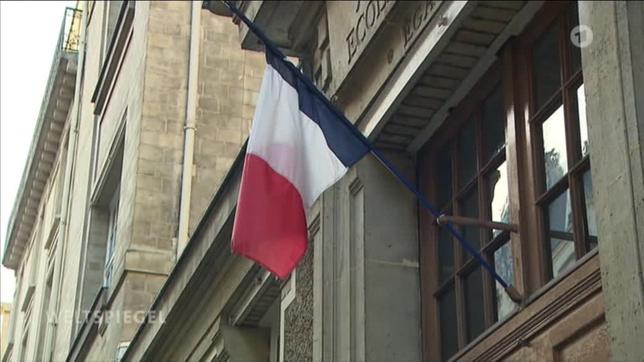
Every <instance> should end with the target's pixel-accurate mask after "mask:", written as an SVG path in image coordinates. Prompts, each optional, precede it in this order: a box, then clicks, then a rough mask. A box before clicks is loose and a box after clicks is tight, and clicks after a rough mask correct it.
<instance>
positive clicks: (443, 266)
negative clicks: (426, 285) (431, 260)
mask: <svg viewBox="0 0 644 362" xmlns="http://www.w3.org/2000/svg"><path fill="white" fill-rule="evenodd" d="M438 265H439V267H438V275H439V278H438V279H439V283H443V282H444V281H445V280H447V279H449V277H451V276H452V274H454V244H453V243H452V234H451V233H450V232H449V231H448V230H447V229H446V228H444V227H441V228H440V232H439V238H438Z"/></svg>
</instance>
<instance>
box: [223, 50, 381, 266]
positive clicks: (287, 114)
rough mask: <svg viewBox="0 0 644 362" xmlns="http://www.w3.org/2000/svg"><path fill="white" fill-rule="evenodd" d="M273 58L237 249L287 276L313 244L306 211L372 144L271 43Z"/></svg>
mask: <svg viewBox="0 0 644 362" xmlns="http://www.w3.org/2000/svg"><path fill="white" fill-rule="evenodd" d="M266 61H267V66H266V71H265V73H264V79H263V81H262V85H261V88H260V92H259V97H258V100H257V106H256V109H255V116H254V118H253V125H252V129H251V132H250V137H249V140H248V145H247V148H246V157H245V161H244V169H243V174H242V180H241V188H240V192H239V200H238V202H237V211H236V214H235V223H234V227H233V236H232V249H233V251H234V252H236V253H238V254H241V255H243V256H245V257H247V258H249V259H252V260H254V261H256V262H257V263H258V264H260V265H262V266H263V267H265V268H266V269H268V270H269V271H271V272H272V273H274V274H276V275H277V276H278V277H279V278H282V279H284V278H286V277H287V276H288V275H289V273H290V272H291V271H292V270H293V269H294V268H295V266H296V265H297V264H298V262H299V261H300V260H301V259H302V257H303V256H304V254H305V252H306V248H307V244H308V228H307V222H306V213H307V211H308V210H309V208H310V207H311V206H312V205H313V203H314V202H315V200H316V199H317V198H318V196H319V195H320V194H321V193H322V192H323V191H324V190H326V189H327V188H328V187H330V186H331V185H333V184H334V183H335V182H337V181H338V180H339V179H340V178H341V177H342V176H343V175H344V174H345V173H346V172H347V170H348V168H349V167H351V166H352V165H353V164H354V163H356V162H357V161H358V160H360V159H361V158H362V156H364V155H365V154H366V153H367V152H368V151H369V149H368V147H367V146H366V145H365V143H363V142H362V141H361V140H360V139H359V138H358V136H356V134H355V131H353V130H351V128H350V127H351V126H350V125H348V124H346V123H344V122H343V121H342V120H341V119H340V118H339V117H338V116H337V115H336V114H335V113H334V112H333V110H332V109H330V108H329V106H327V103H325V102H324V100H323V99H321V98H320V96H319V95H318V94H317V93H316V92H315V91H314V90H312V89H311V88H310V85H307V84H306V83H305V82H304V80H303V79H301V78H300V77H298V75H297V74H295V72H298V70H297V69H296V68H294V67H293V66H292V65H290V64H288V65H287V63H286V60H284V59H281V58H280V57H279V56H276V55H275V54H273V52H272V51H271V50H270V49H267V51H266Z"/></svg>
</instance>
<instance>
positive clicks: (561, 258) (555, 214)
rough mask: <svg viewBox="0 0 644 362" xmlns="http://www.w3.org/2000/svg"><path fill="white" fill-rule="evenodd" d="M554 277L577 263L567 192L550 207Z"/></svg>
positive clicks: (549, 218)
mask: <svg viewBox="0 0 644 362" xmlns="http://www.w3.org/2000/svg"><path fill="white" fill-rule="evenodd" d="M547 220H548V225H549V232H548V234H549V236H550V256H551V258H552V276H553V277H556V276H558V275H559V274H561V272H563V271H565V270H566V269H567V268H568V266H570V265H571V264H572V263H573V262H574V261H575V243H574V242H573V234H572V206H571V203H570V192H569V191H568V190H566V191H565V192H563V193H562V194H561V195H559V196H558V197H557V198H556V199H555V200H554V201H553V202H552V203H550V205H548V215H547Z"/></svg>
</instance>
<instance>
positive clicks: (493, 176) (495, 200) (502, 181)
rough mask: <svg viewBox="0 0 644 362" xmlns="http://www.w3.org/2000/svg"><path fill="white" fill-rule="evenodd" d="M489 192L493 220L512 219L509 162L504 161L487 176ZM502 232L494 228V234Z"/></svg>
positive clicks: (505, 220) (506, 220) (503, 220)
mask: <svg viewBox="0 0 644 362" xmlns="http://www.w3.org/2000/svg"><path fill="white" fill-rule="evenodd" d="M486 181H487V185H488V192H489V195H490V201H491V205H490V206H491V209H492V214H491V215H492V221H499V222H505V223H507V222H509V221H510V197H509V194H508V192H509V191H508V169H507V162H506V161H503V163H502V164H501V165H499V167H497V168H496V170H493V171H492V172H490V173H489V174H488V175H487V176H486ZM500 233H501V230H494V233H493V235H494V236H496V235H498V234H500Z"/></svg>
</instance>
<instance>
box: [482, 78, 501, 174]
mask: <svg viewBox="0 0 644 362" xmlns="http://www.w3.org/2000/svg"><path fill="white" fill-rule="evenodd" d="M481 119H482V122H483V125H482V130H483V139H484V142H485V151H484V155H483V159H484V162H485V163H487V161H488V160H489V159H490V158H491V157H492V156H493V155H494V154H496V152H497V151H499V150H500V149H501V148H503V146H504V145H505V112H504V110H503V94H502V92H501V87H497V88H496V89H495V90H494V92H493V93H492V94H491V95H490V96H489V97H488V98H487V99H486V100H485V102H484V103H483V112H482V115H481Z"/></svg>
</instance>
